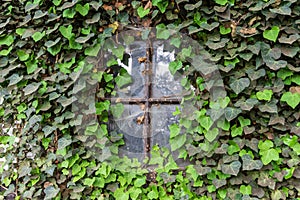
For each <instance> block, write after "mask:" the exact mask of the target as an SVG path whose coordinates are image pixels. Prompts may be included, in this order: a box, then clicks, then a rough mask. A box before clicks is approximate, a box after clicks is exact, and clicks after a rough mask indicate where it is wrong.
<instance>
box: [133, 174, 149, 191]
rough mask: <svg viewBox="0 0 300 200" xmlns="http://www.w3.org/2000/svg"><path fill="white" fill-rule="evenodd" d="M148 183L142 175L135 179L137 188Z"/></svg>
mask: <svg viewBox="0 0 300 200" xmlns="http://www.w3.org/2000/svg"><path fill="white" fill-rule="evenodd" d="M145 184H146V177H145V176H144V177H141V178H137V179H136V180H135V181H134V186H135V187H137V188H140V187H142V186H143V185H145Z"/></svg>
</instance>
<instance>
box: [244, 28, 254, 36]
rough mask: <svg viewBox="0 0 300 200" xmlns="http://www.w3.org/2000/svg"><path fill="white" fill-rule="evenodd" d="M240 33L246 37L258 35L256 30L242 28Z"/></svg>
mask: <svg viewBox="0 0 300 200" xmlns="http://www.w3.org/2000/svg"><path fill="white" fill-rule="evenodd" d="M240 32H241V33H242V34H244V35H252V34H255V33H256V28H242V29H241V30H240Z"/></svg>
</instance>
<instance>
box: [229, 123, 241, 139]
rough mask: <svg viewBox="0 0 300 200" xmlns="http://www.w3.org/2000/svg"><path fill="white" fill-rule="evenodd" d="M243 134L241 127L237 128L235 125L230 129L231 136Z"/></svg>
mask: <svg viewBox="0 0 300 200" xmlns="http://www.w3.org/2000/svg"><path fill="white" fill-rule="evenodd" d="M242 134H243V128H242V127H241V126H239V127H237V126H236V124H235V125H233V126H232V127H231V136H232V137H236V136H238V135H242Z"/></svg>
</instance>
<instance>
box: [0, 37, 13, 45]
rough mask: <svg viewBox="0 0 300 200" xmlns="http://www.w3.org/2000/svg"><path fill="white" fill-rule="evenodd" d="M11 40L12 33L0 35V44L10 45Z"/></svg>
mask: <svg viewBox="0 0 300 200" xmlns="http://www.w3.org/2000/svg"><path fill="white" fill-rule="evenodd" d="M13 42H14V37H13V36H12V35H7V36H4V37H0V45H6V46H10V45H11V44H12V43H13Z"/></svg>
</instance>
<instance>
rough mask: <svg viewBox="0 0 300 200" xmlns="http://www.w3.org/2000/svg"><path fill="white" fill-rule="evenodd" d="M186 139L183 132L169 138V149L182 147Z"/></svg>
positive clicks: (173, 149)
mask: <svg viewBox="0 0 300 200" xmlns="http://www.w3.org/2000/svg"><path fill="white" fill-rule="evenodd" d="M185 141H186V135H185V134H180V135H177V136H176V137H174V138H170V144H171V150H172V151H175V150H177V149H179V148H180V147H182V146H183V145H184V143H185Z"/></svg>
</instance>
